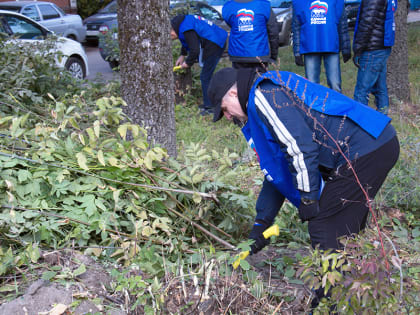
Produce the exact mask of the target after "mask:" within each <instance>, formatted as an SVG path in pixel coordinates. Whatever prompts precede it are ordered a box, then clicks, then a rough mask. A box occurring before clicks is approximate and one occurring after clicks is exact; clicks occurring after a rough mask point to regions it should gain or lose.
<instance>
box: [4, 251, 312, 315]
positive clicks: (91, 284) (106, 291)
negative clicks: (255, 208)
mask: <svg viewBox="0 0 420 315" xmlns="http://www.w3.org/2000/svg"><path fill="white" fill-rule="evenodd" d="M285 251H287V250H281V251H280V252H279V249H278V248H273V247H268V248H267V249H266V250H264V251H261V252H260V253H258V254H256V255H253V256H250V257H248V262H249V263H250V264H251V266H252V269H253V270H254V271H256V272H257V273H258V274H259V276H258V277H259V279H261V280H263V282H264V286H265V287H264V289H265V291H266V290H267V288H268V287H267V286H269V289H270V292H273V294H272V295H270V296H265V297H264V296H263V297H261V296H260V297H259V298H258V297H256V296H255V293H252V292H253V290H252V288H251V287H250V284H249V283H247V282H245V281H244V280H243V279H242V275H241V272H239V271H234V272H232V274H231V275H229V276H221V275H220V274H219V273H218V272H217V271H213V272H212V274H211V281H210V283H211V284H210V286H209V287H208V291H207V292H204V291H205V290H204V285H203V284H202V283H193V281H192V280H188V281H185V282H184V281H181V280H180V279H175V278H173V279H166V280H164V281H165V282H166V283H165V284H164V286H163V287H164V288H165V289H164V292H165V294H164V297H165V298H164V303H163V307H162V314H205V315H207V314H268V313H270V314H285V315H287V314H301V313H304V311H305V310H306V309H307V305H308V301H309V291H308V290H307V289H306V288H305V287H304V286H303V285H301V284H293V283H290V281H289V280H288V279H287V278H284V277H283V276H281V275H279V273H278V272H277V271H276V270H275V268H273V266H272V265H270V264H267V263H265V262H267V261H273V260H275V259H276V257H278V256H279V255H283V254H286V253H285ZM288 254H290V256H293V255H294V252H293V253H292V252H290V253H288ZM82 264H83V265H84V266H86V271H85V272H83V273H82V274H80V275H78V276H76V277H74V276H71V275H72V272H73V273H74V272H75V270H77V268H79V267H80V266H81V265H82ZM57 267H60V274H61V276H60V277H61V278H62V279H58V280H57V277H55V278H54V279H55V280H54V281H47V280H43V279H42V278H41V277H42V275H43V274H45V272H46V271H51V270H58V268H57ZM109 269H110V268H109V267H107V266H104V265H102V264H100V263H98V262H96V261H95V260H94V259H93V258H91V257H89V256H85V255H82V254H81V253H80V252H77V251H71V250H67V251H61V252H49V253H43V254H42V258H41V260H40V264H39V268H36V269H35V270H31V272H30V276H29V273H27V274H26V275H25V274H22V275H21V276H20V277H19V278H17V279H14V280H12V279H11V280H10V283H9V284H12V283H13V282H14V283H15V284H17V286H18V291H19V292H24V293H23V294H20V295H19V297H17V298H15V299H13V300H11V301H8V302H4V301H5V299H4V298H5V294H4V292H0V302H4V303H3V304H2V305H1V306H0V315H3V314H4V315H6V314H8V315H9V314H14V315H60V314H66V315H69V314H75V315H78V314H109V315H122V314H133V315H134V314H143V313H144V311H143V307H142V306H139V307H137V309H135V310H129V305H128V301H129V300H130V297H128V296H124V295H123V294H121V293H115V292H113V290H112V289H111V287H112V284H111V283H112V281H113V280H112V278H111V276H110V274H109V272H108V271H109ZM65 270H67V271H68V272H67V276H66V275H65V274H66V272H63V271H65ZM215 270H216V269H215ZM254 291H255V290H254ZM2 295H3V296H2ZM10 296H11V295H10V292H9V298H8V299H10ZM273 311H274V312H273Z"/></svg>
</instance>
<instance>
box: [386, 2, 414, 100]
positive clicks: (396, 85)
mask: <svg viewBox="0 0 420 315" xmlns="http://www.w3.org/2000/svg"><path fill="white" fill-rule="evenodd" d="M407 1H408V0H400V1H398V9H397V12H396V14H395V24H396V30H395V44H394V47H392V53H391V56H390V57H389V59H388V72H387V84H388V93H389V95H390V101H391V102H392V101H393V99H395V98H396V99H397V100H398V101H403V102H407V103H408V102H410V101H411V97H410V83H409V81H408V49H407V14H408V11H407V9H408V3H407Z"/></svg>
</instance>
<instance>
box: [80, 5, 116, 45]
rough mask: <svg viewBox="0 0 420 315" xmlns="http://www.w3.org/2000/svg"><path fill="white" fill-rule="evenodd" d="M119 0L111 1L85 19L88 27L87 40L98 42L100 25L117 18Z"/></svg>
mask: <svg viewBox="0 0 420 315" xmlns="http://www.w3.org/2000/svg"><path fill="white" fill-rule="evenodd" d="M117 9H118V3H117V0H114V1H111V2H110V3H108V4H107V5H106V6H105V7H104V8H103V9H100V10H99V11H98V13H96V14H94V15H91V16H89V17H87V18H86V19H84V20H83V25H84V26H85V27H86V40H87V41H90V42H97V41H98V39H99V27H100V26H101V25H102V24H104V23H106V22H109V21H112V20H116V19H117Z"/></svg>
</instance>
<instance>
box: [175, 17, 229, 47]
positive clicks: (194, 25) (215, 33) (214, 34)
mask: <svg viewBox="0 0 420 315" xmlns="http://www.w3.org/2000/svg"><path fill="white" fill-rule="evenodd" d="M191 30H194V31H195V32H196V33H197V34H198V36H199V37H201V38H205V39H207V40H209V41H211V42H213V43H215V44H216V45H218V46H219V47H220V48H223V47H224V45H225V42H226V39H227V36H228V34H227V32H226V31H225V30H224V29H222V28H220V27H218V26H217V25H216V24H214V23H213V22H211V21H209V20H207V19H205V18H203V17H201V16H198V15H186V16H185V18H184V21H183V22H182V23H181V25H180V26H179V34H178V37H179V40H180V41H181V44H182V46H183V47H185V48H186V49H187V50H188V45H187V42H186V41H185V37H184V32H186V31H191Z"/></svg>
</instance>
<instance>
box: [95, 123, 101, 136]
mask: <svg viewBox="0 0 420 315" xmlns="http://www.w3.org/2000/svg"><path fill="white" fill-rule="evenodd" d="M93 130H94V132H95V136H96V138H99V134H100V130H101V124H100V122H99V120H95V122H94V123H93Z"/></svg>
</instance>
